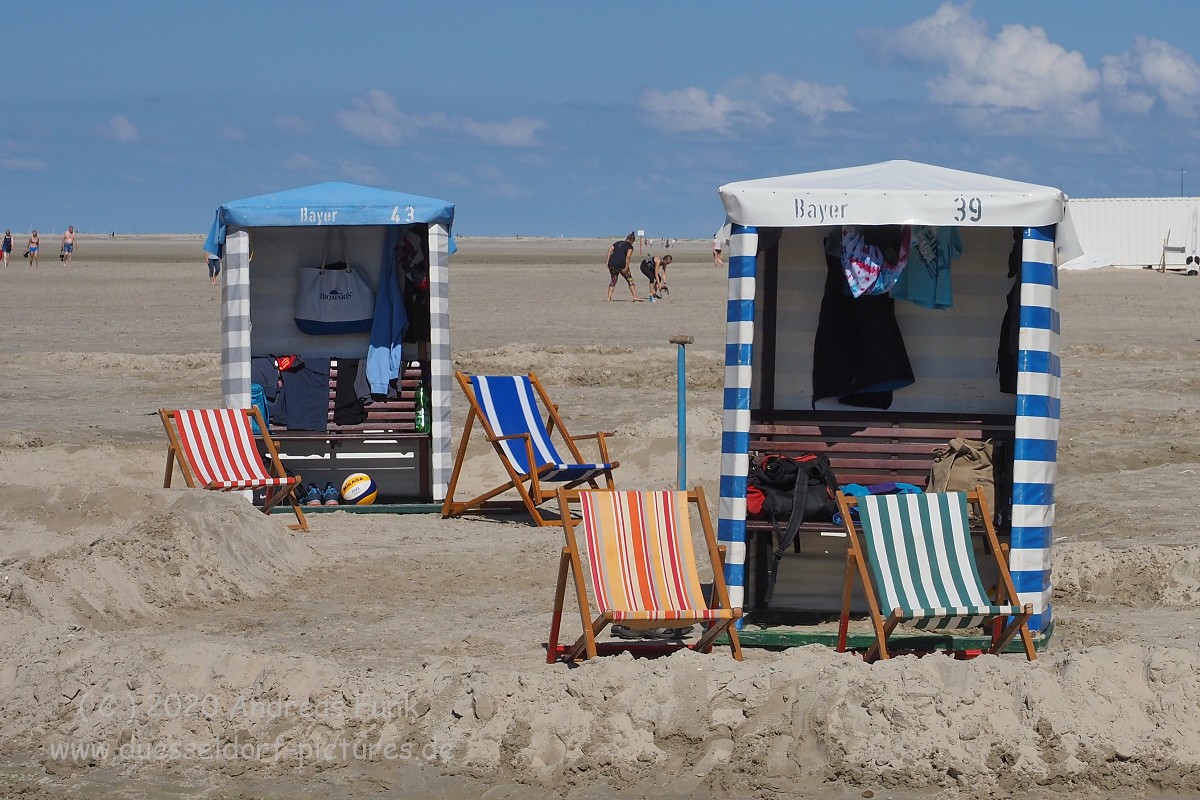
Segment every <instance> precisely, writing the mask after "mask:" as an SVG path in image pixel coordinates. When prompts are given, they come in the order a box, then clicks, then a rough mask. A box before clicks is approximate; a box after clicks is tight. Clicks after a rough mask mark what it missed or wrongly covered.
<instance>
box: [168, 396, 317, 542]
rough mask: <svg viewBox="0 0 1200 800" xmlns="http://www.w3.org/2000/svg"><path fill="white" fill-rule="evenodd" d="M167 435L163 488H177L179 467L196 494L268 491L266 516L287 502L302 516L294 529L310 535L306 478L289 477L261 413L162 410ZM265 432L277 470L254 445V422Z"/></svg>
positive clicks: (256, 411) (297, 516)
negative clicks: (303, 493) (302, 493)
mask: <svg viewBox="0 0 1200 800" xmlns="http://www.w3.org/2000/svg"><path fill="white" fill-rule="evenodd" d="M158 415H159V416H160V417H162V423H163V427H164V428H166V431H167V439H168V444H167V473H166V475H165V476H164V477H163V488H164V489H169V488H171V475H172V473H173V472H174V465H175V463H176V462H178V463H179V471H180V472H182V473H183V479H184V481H186V482H187V485H188V487H189V488H191V489H212V490H215V491H220V492H231V491H240V490H243V489H266V490H268V494H267V498H266V500H265V501H264V502H263V507H262V510H263V513H265V514H270V513H271V509H272V508H274V507H275V506H277V505H279V504H280V503H281V502H283V501H284V500H287V501H288V502H289V503H291V505H292V510H293V511H294V512H296V524H295V525H289V526H288V527H289V528H291V529H292V530H300V531H306V530H308V521H307V520H306V519H305V518H304V512H303V511H302V510H301V509H300V503H299V502H298V501H297V499H296V491H297V489H298V488H299V486H300V476H299V475H294V476H292V477H288V475H287V473H286V472H284V469H283V463H282V462H281V461H280V460H279V449H278V448H277V447H276V446H275V441H274V440H273V439H272V438H271V434H269V433H268V432H267V426H266V423H264V422H263V418H262V415H261V414H260V413H259V411H258V409H257V408H253V407H252V408H214V409H192V410H185V411H171V410H168V409H165V408H160V409H159V410H158ZM251 420H254V421H255V422H256V423H257V424H258V429H259V430H260V431H262V439H263V444H264V446H265V447H266V449H267V454H268V455H270V457H271V470H270V471H268V470H267V468H266V467H265V466H264V465H263V460H262V458H261V457H260V456H259V454H258V445H257V443H256V442H255V440H254V431H253V430H252V429H251V427H250V421H251Z"/></svg>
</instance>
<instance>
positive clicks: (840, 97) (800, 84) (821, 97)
mask: <svg viewBox="0 0 1200 800" xmlns="http://www.w3.org/2000/svg"><path fill="white" fill-rule="evenodd" d="M758 83H759V86H760V87H761V88H762V91H763V92H764V94H765V95H766V97H767V99H768V100H770V101H771V102H772V103H776V104H778V105H781V106H784V107H786V108H791V109H793V110H795V111H797V112H799V113H800V114H801V115H802V116H805V117H808V118H809V119H811V120H812V121H813V122H821V121H822V120H823V119H825V115H826V114H836V113H844V112H847V111H853V110H854V106H853V105H852V104H851V103H850V101H849V100H847V99H846V97H847V94H848V92H847V91H846V87H845V86H822V85H821V84H819V83H809V82H808V81H804V80H800V79H798V78H797V79H795V80H789V79H788V78H785V77H783V76H782V75H777V74H775V73H773V72H769V73H767V74H766V75H763V76H762V77H760V78H759V79H758Z"/></svg>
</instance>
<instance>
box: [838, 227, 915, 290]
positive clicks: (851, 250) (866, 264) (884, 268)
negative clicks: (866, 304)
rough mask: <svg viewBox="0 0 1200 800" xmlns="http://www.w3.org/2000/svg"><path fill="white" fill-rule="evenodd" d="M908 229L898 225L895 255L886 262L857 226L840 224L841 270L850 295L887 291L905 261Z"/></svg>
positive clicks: (900, 271) (880, 250) (865, 232)
mask: <svg viewBox="0 0 1200 800" xmlns="http://www.w3.org/2000/svg"><path fill="white" fill-rule="evenodd" d="M910 238H911V230H910V226H908V225H904V226H902V227H901V228H900V246H899V254H898V256H897V257H896V258H895V260H894V261H888V260H887V259H886V257H885V256H884V253H883V250H882V249H881V248H880V247H878V246H876V245H874V244H871V243H870V242H869V240H868V236H867V231H866V230H865V229H864V228H863V227H862V226H859V225H843V226H842V271H843V272H844V273H845V275H846V283H847V285H849V287H850V294H851V295H852V296H853V297H861V296H862V295H864V294H887V293H888V292H889V291H891V288H892V287H893V286H894V285H895V284H896V279H897V278H899V277H900V274H901V273H902V272H903V271H904V265H905V264H906V263H907V262H908V254H909V246H910V241H909V240H910Z"/></svg>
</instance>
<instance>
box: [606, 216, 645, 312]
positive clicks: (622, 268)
mask: <svg viewBox="0 0 1200 800" xmlns="http://www.w3.org/2000/svg"><path fill="white" fill-rule="evenodd" d="M636 241H637V234H636V233H631V234H629V235H628V236H626V237H625V238H624V239H623V240H622V241H619V242H613V243H612V247H610V248H608V262H607V265H608V275H609V281H608V299H609V301H610V302H611V301H612V296H613V290H614V289H615V288H616V287H617V278H624V279H625V282H626V283H628V284H629V293H630V294H631V295H633V302H635V303H640V302H642V298H640V297H638V293H637V288H636V287H635V286H634V285H633V273H631V272H630V271H629V259H630V258H632V257H633V243H634V242H636Z"/></svg>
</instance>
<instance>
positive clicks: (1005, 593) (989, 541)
mask: <svg viewBox="0 0 1200 800" xmlns="http://www.w3.org/2000/svg"><path fill="white" fill-rule="evenodd" d="M966 494H967V502H968V503H974V504H975V505H976V507H977V508H978V509H979V514H980V517H981V518H982V520H983V523H984V536H985V542H984V545H985V546H984V550H985V553H987V554H990V555H992V556H993V557H994V558H995V563H996V568H997V571H998V573H999V580H998V581H997V582H996V586H995V587H994V591H995V596H994V597H991V598H990V599H991V600H992V601H993V603H995V604H997V605H1000V604H1005V605H1007V604H1013V605H1018V604H1019V603H1020V601H1019V599H1018V597H1017V591H1016V588H1015V587H1014V586H1013V581H1012V574H1011V573H1010V572H1009V570H1008V545H1006V544H1001V543H1000V541H999V539H998V538H997V537H996V529H995V527H993V525H992V515H991V511H990V509H988V507H987V500H986V498H985V496H984V491H983V488H982V487H979V486H977V487H975V488H974V489H972V490H970V491H969V492H967V493H966ZM837 501H838V508H839V510H840V511H841V515H842V522H843V525H844V527H845V529H846V535H847V536H848V537H849V540H850V550H849V552H848V553H847V554H846V580H845V586H844V588H843V590H842V614H841V620H840V622H839V624H838V638H837V651H838V652H839V653H841V652H845V651H846V637H847V633H848V626H849V623H850V595H851V592H852V591H853V588H854V580H855V577H856V576H857V578H858V579H859V580H860V581H861V582H862V586H863V590H864V593H865V594H866V596H867V605H868V607H869V608H870V617H871V626H872V628H873V629H874V631H875V642H874V644H872V645H871V647H870V648H868V650H867V652H866V654H865V656H864V659H865V660H866V661H867V662H872V661H874V660H875V659H876V658H885V659H886V658H890V657H891V653H889V651H888V637H890V636H891V635H892V632H893V631H894V630H895V629H896V626H897V625H898V624H899V623H900V622H902V621H904V619H906V617H904V616H902V615H901V612H900V609H898V608H894V609H891V610H890V611H889V613H888V616H887V618H886V619H885V618H884V616H883V613H882V610H881V608H880V597H879V593H878V591H877V590H876V587H875V585H874V581H873V580H872V578H871V573H870V570H869V569H868V567H867V557H866V551H865V550H864V548H863V544H862V541H861V539H860V537H859V532H858V530H857V528H856V526H855V524H854V520H853V518H852V517H851V515H850V509H851V508H853V507H854V506H856V505H858V499H857V498H856V497H852V496H848V495H845V494H843V493H842V492H838V493H837ZM968 539H969V536H968ZM968 546H970V542H969V541H968ZM1032 614H1033V604H1032V603H1026V604H1024V605H1023V606H1022V607H1021V613H1019V614H1015V615H1013V616H1012V617H1011V618H1010V619H1009V621H1008V623H1007V624H1004V619H1003V618H1002V617H999V616H997V617H994V618H993V619H992V642H991V647H989V648H988V650H987V652H988V653H990V654H992V655H996V654H999V653H1000V652H1001V651H1002V650H1003V649H1004V648H1005V647H1006V646H1007V645H1008V643H1009V642H1010V641H1011V640H1012V638H1013V637H1014V636H1015V635H1017V634H1018V633H1019V634H1020V635H1021V643H1022V645H1023V646H1024V649H1025V657H1026V658H1027V659H1028V660H1030V661H1035V660H1037V651H1036V649H1035V648H1034V645H1033V636H1032V634H1030V632H1029V617H1030V616H1031V615H1032Z"/></svg>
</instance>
